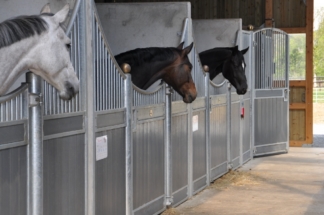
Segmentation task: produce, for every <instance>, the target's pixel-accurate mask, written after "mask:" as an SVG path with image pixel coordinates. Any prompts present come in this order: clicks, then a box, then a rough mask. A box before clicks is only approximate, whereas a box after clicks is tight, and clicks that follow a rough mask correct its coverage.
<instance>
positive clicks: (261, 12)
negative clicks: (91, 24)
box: [96, 0, 306, 28]
mask: <svg viewBox="0 0 324 215" xmlns="http://www.w3.org/2000/svg"><path fill="white" fill-rule="evenodd" d="M184 1H185V2H188V0H96V2H110V3H112V2H117V3H119V2H184ZM265 1H266V0H190V1H189V2H191V11H192V18H193V19H216V18H218V19H221V18H242V21H243V25H245V26H247V25H249V24H251V25H254V26H255V27H259V26H261V25H262V24H263V23H264V22H265ZM273 11H274V12H273V18H274V21H275V27H277V28H280V27H305V26H306V6H305V5H304V3H303V1H302V0H273Z"/></svg>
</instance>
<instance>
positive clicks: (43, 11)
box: [40, 3, 51, 14]
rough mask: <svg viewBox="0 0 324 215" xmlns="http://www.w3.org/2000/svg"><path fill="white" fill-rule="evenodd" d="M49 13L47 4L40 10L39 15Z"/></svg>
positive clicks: (49, 9)
mask: <svg viewBox="0 0 324 215" xmlns="http://www.w3.org/2000/svg"><path fill="white" fill-rule="evenodd" d="M50 12H51V8H50V6H49V3H47V4H46V5H44V7H43V8H42V9H41V12H40V14H42V13H50Z"/></svg>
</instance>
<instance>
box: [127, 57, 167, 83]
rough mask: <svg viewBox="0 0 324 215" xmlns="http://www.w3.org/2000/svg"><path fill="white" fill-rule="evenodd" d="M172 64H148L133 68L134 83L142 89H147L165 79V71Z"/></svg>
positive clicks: (165, 62)
mask: <svg viewBox="0 0 324 215" xmlns="http://www.w3.org/2000/svg"><path fill="white" fill-rule="evenodd" d="M170 64H171V62H169V61H163V62H162V61H161V62H152V63H147V64H146V65H145V66H138V67H135V68H134V69H133V68H132V70H131V74H132V81H133V83H134V84H135V85H136V86H138V87H140V88H142V89H147V88H148V87H149V86H150V85H152V84H153V83H154V82H156V81H157V80H159V79H161V78H163V75H164V71H165V70H164V69H165V68H166V67H168V66H169V65H170Z"/></svg>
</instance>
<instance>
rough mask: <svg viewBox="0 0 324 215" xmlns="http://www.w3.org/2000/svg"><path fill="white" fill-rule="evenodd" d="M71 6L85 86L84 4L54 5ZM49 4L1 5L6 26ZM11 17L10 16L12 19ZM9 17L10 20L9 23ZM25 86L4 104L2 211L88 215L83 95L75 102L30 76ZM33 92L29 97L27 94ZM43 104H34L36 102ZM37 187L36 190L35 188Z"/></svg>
mask: <svg viewBox="0 0 324 215" xmlns="http://www.w3.org/2000/svg"><path fill="white" fill-rule="evenodd" d="M67 2H68V3H70V8H71V14H70V16H69V17H68V21H67V22H66V24H67V29H66V33H67V35H68V36H69V37H70V38H71V43H72V48H71V51H70V55H71V61H72V64H73V66H74V68H75V71H76V73H77V76H78V77H79V79H80V80H81V82H80V84H81V87H80V88H81V89H82V88H83V87H82V86H84V84H85V82H84V81H83V80H84V76H83V75H82V74H84V64H83V62H84V55H83V54H84V49H83V48H82V47H81V46H80V44H82V43H83V42H84V39H85V38H84V37H83V35H84V34H85V33H84V31H83V26H84V22H83V21H84V14H83V9H84V7H83V6H84V5H83V2H81V1H73V2H71V1H62V2H59V3H57V1H55V3H54V1H50V3H52V4H51V10H52V12H54V13H55V12H57V11H58V10H60V9H61V8H62V7H63V6H64V5H65V3H67ZM46 3H48V1H33V2H31V1H15V2H11V1H8V2H3V3H1V8H0V14H1V17H0V19H1V21H3V20H4V19H8V18H12V16H18V15H29V14H39V12H40V10H41V8H42V7H43V6H44V5H45V4H46ZM10 14H11V15H10ZM6 15H10V16H8V17H4V16H6ZM26 77H27V78H26V79H25V74H24V75H23V76H22V77H21V78H18V80H17V83H15V84H14V85H13V88H16V87H17V84H19V85H20V83H18V82H22V81H23V82H24V81H25V82H26V83H27V84H26V83H25V84H23V85H22V86H21V87H20V88H19V89H18V90H17V91H14V93H10V94H9V96H5V97H1V99H0V100H1V102H0V103H1V104H0V111H1V114H0V115H1V116H0V134H1V135H5V137H4V138H2V136H1V138H0V139H1V140H0V141H1V143H0V149H1V151H0V160H1V165H0V166H1V168H0V172H1V177H0V187H1V189H0V190H1V191H0V196H1V197H0V198H1V203H0V208H1V213H3V214H71V215H72V214H84V213H85V206H84V205H85V168H84V167H85V144H84V143H85V129H84V114H85V112H84V103H83V102H84V100H85V99H84V92H83V90H81V91H80V93H79V94H78V96H77V97H76V98H74V99H72V100H71V101H68V102H67V101H63V100H61V99H59V97H58V94H57V92H56V90H54V89H53V88H52V87H50V86H48V84H47V83H45V82H44V81H42V80H41V79H40V77H37V76H36V75H34V74H32V73H27V74H26ZM27 89H28V92H27ZM34 99H36V101H39V102H33V100H34ZM35 185H36V186H35Z"/></svg>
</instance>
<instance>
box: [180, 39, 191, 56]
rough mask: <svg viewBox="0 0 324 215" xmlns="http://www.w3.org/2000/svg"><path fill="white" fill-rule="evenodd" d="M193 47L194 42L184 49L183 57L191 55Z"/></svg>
mask: <svg viewBox="0 0 324 215" xmlns="http://www.w3.org/2000/svg"><path fill="white" fill-rule="evenodd" d="M192 47H193V42H192V43H191V44H190V45H189V46H187V47H186V48H184V49H183V50H182V55H187V54H189V53H190V52H191V49H192Z"/></svg>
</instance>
